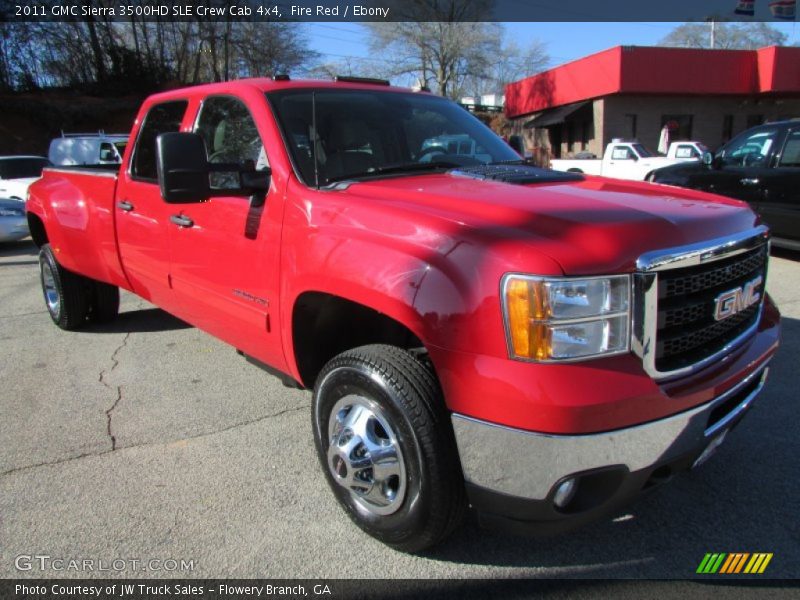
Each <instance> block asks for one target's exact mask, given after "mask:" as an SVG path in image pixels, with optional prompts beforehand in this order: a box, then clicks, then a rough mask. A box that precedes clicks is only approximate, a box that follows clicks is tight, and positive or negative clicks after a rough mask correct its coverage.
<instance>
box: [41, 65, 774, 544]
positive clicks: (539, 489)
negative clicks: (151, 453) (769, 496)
mask: <svg viewBox="0 0 800 600" xmlns="http://www.w3.org/2000/svg"><path fill="white" fill-rule="evenodd" d="M442 136H459V139H461V138H469V139H471V140H473V141H474V145H475V147H476V148H479V151H477V150H476V152H474V153H472V154H470V155H460V154H448V153H447V151H446V149H444V150H443V149H442V147H441V146H439V145H436V144H434V143H432V142H431V140H436V139H442ZM130 140H131V143H130V144H129V145H128V147H127V148H126V150H125V156H124V159H123V163H122V165H121V166H120V167H113V166H111V165H107V166H101V167H93V168H82V167H70V168H51V169H45V171H44V176H43V177H42V179H41V180H39V181H38V182H37V183H35V184H34V185H33V186H32V187H31V190H30V195H29V198H28V200H27V211H28V219H29V223H30V229H31V232H32V235H33V239H34V241H35V242H36V243H37V244H38V245H39V246H40V247H41V254H40V263H41V283H42V287H43V290H44V298H45V301H46V304H47V308H48V310H49V313H50V316H51V317H52V319H53V321H54V322H55V323H56V324H57V325H58V326H60V327H62V328H64V329H75V328H79V327H81V326H83V325H85V324H86V323H88V322H91V321H101V322H102V321H106V320H109V319H112V318H114V317H115V316H116V314H117V312H118V309H119V288H123V289H125V290H129V291H131V292H134V293H135V294H138V295H139V296H141V297H143V298H145V299H147V300H149V301H150V302H152V303H154V304H156V305H158V306H160V307H162V308H163V309H165V310H166V311H168V312H170V313H172V314H174V315H176V316H177V317H179V318H181V319H184V320H186V321H188V322H189V323H191V324H193V325H196V326H197V327H199V328H201V329H203V330H205V331H207V332H209V333H211V334H212V335H214V336H217V337H219V338H221V339H222V340H224V341H226V342H227V343H229V344H231V345H232V346H233V347H234V348H236V349H237V350H238V351H239V352H240V353H241V354H243V355H244V356H246V357H248V358H249V359H250V360H251V361H253V362H256V363H257V364H260V365H261V366H264V367H266V368H268V369H269V370H271V371H272V372H273V373H276V374H278V375H279V376H280V377H282V379H283V380H284V382H285V383H287V384H290V385H296V386H298V387H301V388H308V389H313V403H312V410H311V413H312V415H311V416H312V421H313V431H314V437H315V443H316V449H317V453H318V455H319V460H320V463H321V465H322V469H323V471H324V473H325V476H326V478H327V481H328V483H329V484H330V487H331V489H332V490H333V493H334V495H335V496H336V498H337V500H338V501H339V502H340V503H341V505H342V506H343V507H344V509H345V510H346V511H347V513H348V514H349V516H350V517H351V518H352V520H353V521H354V522H355V523H356V524H357V525H358V526H359V527H361V528H362V529H364V530H365V531H367V532H368V533H369V534H371V535H373V536H375V537H376V538H378V539H380V540H381V541H383V542H385V543H386V544H389V545H390V546H392V547H394V548H397V549H401V550H404V551H409V552H411V551H418V550H421V549H423V548H426V547H429V546H431V545H433V544H436V543H437V542H439V541H441V540H442V539H444V538H445V537H446V536H447V535H448V534H449V533H450V532H451V531H452V530H453V529H454V528H455V527H456V526H457V524H458V523H459V520H460V518H461V517H462V515H463V513H464V509H465V508H466V507H467V506H471V507H472V508H473V509H474V510H475V511H477V513H478V514H479V515H480V517H481V519H482V521H483V522H484V523H486V524H489V525H494V526H508V527H510V528H512V529H513V530H515V531H519V530H522V529H530V530H532V531H534V532H545V533H546V532H557V531H562V530H565V529H568V528H571V527H574V526H577V525H580V524H582V523H585V522H587V521H589V520H592V519H596V518H598V517H601V516H604V515H608V514H610V513H612V512H613V511H615V510H619V508H620V507H621V506H623V505H624V504H625V503H627V502H629V501H631V500H632V499H633V498H635V497H636V496H637V495H638V494H639V493H640V492H641V491H642V490H644V489H647V488H651V487H653V486H655V485H656V484H659V483H661V482H664V481H666V480H668V479H669V478H670V477H671V476H672V474H674V473H676V472H678V471H681V470H684V469H687V468H690V467H692V466H695V465H697V464H699V463H701V462H703V461H704V460H705V459H706V458H707V457H708V456H709V455H710V453H711V452H712V451H713V450H714V449H715V448H716V447H717V446H718V445H719V443H720V442H721V441H722V439H723V437H724V436H725V435H726V434H727V432H728V431H729V430H730V429H731V428H732V427H733V426H734V425H735V424H736V423H737V422H738V421H739V418H740V417H741V416H742V415H743V414H744V413H745V412H746V410H747V409H748V408H749V407H750V405H751V403H752V402H753V400H754V398H755V397H756V395H757V394H758V392H759V391H760V390H761V388H762V386H763V384H764V380H765V378H766V375H767V364H768V362H769V360H770V358H771V357H772V356H773V354H774V353H775V351H776V349H777V346H778V340H779V313H778V310H777V309H776V307H775V305H774V304H773V303H772V301H771V300H770V298H769V296H768V295H767V294H766V293H765V278H766V274H767V273H766V271H767V261H768V257H769V244H768V231H767V228H766V227H764V226H763V225H762V224H761V223H760V222H759V219H758V217H757V216H756V215H755V214H754V213H753V212H752V211H751V210H750V209H749V208H748V207H747V206H746V205H745V204H743V203H741V202H738V201H734V200H729V199H725V198H721V197H717V196H713V195H710V194H706V193H701V192H696V191H691V190H682V189H677V188H675V189H672V188H665V187H664V186H654V185H651V184H647V183H634V182H622V181H614V180H608V179H603V178H599V177H589V176H583V175H579V174H572V173H559V172H555V171H547V170H542V169H537V168H534V167H530V166H527V165H525V164H523V163H522V161H521V160H520V159H519V156H518V155H517V154H515V153H514V152H513V151H512V150H511V148H510V147H509V146H508V145H506V144H505V143H504V142H503V141H502V140H501V139H500V138H498V137H497V136H495V135H494V134H493V133H492V132H491V131H490V130H489V129H488V128H486V127H485V126H484V125H482V124H481V123H480V122H479V121H478V120H477V119H475V118H474V117H473V116H471V115H470V114H469V113H468V112H466V111H464V110H463V109H462V108H460V107H458V106H457V105H456V104H454V103H452V102H450V101H448V100H445V99H443V98H439V97H436V96H434V95H432V94H430V93H428V92H426V91H417V92H414V91H410V90H403V89H397V88H392V87H389V86H388V84H383V83H382V82H380V81H373V80H356V79H354V78H337V80H336V81H332V82H319V81H290V80H288V78H286V77H276V78H274V79H272V80H270V79H256V80H245V81H239V82H228V83H221V84H213V85H207V86H199V87H192V88H188V89H180V90H174V91H169V92H166V93H162V94H158V95H155V96H152V97H150V98H148V99H147V100H146V101H145V102H144V105H143V106H142V108H141V110H140V112H139V115H138V118H137V119H136V122H135V124H134V127H133V131H132V132H131V137H130ZM722 493H723V492H721V491H720V494H722Z"/></svg>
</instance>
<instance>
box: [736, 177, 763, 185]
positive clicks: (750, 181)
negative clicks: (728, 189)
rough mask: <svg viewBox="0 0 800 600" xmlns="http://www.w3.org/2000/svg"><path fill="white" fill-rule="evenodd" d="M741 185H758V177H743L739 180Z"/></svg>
mask: <svg viewBox="0 0 800 600" xmlns="http://www.w3.org/2000/svg"><path fill="white" fill-rule="evenodd" d="M739 183H741V184H742V185H758V184H759V183H760V181H759V179H758V177H744V178H742V179H740V180H739Z"/></svg>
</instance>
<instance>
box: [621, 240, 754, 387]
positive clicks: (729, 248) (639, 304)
mask: <svg viewBox="0 0 800 600" xmlns="http://www.w3.org/2000/svg"><path fill="white" fill-rule="evenodd" d="M767 239H768V233H767V230H766V228H765V227H759V228H757V229H754V230H752V231H749V232H745V233H743V234H740V235H738V236H734V237H732V238H731V239H719V240H712V241H710V242H708V243H707V244H695V245H692V246H686V247H682V248H673V249H670V250H667V251H663V252H654V253H649V254H647V255H644V256H642V257H641V258H640V259H639V261H638V262H637V267H638V269H639V272H638V273H637V274H636V275H635V277H634V284H635V285H634V290H635V294H636V298H635V310H634V323H633V339H632V347H633V349H634V351H635V352H636V353H637V354H639V355H640V356H641V357H642V360H643V363H644V366H645V369H646V370H647V371H648V373H650V374H651V375H652V376H654V377H656V378H659V379H663V378H666V377H673V376H678V375H681V374H684V373H687V372H691V371H692V370H695V369H698V368H700V367H702V366H704V365H707V364H709V363H710V362H711V361H713V360H715V359H717V358H720V357H721V356H723V355H724V354H725V353H728V352H730V351H731V350H732V349H733V348H734V347H735V346H736V345H738V344H739V343H740V342H742V341H743V340H744V339H746V338H747V337H748V336H749V335H750V334H751V333H752V332H753V330H754V328H755V326H756V325H757V323H758V319H759V317H760V314H761V306H762V303H763V297H764V283H763V282H765V281H766V270H767V262H768V256H769V246H768V244H767ZM759 276H761V277H762V284H761V285H760V286H759V287H758V289H757V292H758V293H759V294H760V299H759V302H758V303H756V304H754V305H752V306H750V307H747V308H746V309H744V310H741V311H740V312H738V313H736V314H734V315H732V316H730V317H728V318H724V319H720V320H716V319H715V309H716V304H717V298H718V297H720V295H721V294H724V293H725V292H729V291H731V290H735V289H737V288H739V287H742V286H744V284H746V283H747V282H750V281H752V280H754V279H755V278H757V277H759Z"/></svg>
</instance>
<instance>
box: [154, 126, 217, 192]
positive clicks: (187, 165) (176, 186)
mask: <svg viewBox="0 0 800 600" xmlns="http://www.w3.org/2000/svg"><path fill="white" fill-rule="evenodd" d="M156 165H157V170H158V184H159V186H160V187H161V197H162V198H164V201H165V202H168V203H170V204H191V203H195V202H203V201H205V200H208V199H209V197H210V196H211V189H210V187H209V185H208V160H207V159H206V145H205V142H203V138H202V137H200V136H199V135H197V134H196V133H162V134H161V135H159V136H158V138H156Z"/></svg>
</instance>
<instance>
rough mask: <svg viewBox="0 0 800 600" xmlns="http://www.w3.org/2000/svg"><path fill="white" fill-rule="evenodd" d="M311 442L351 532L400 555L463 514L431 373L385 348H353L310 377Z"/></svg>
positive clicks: (429, 541) (460, 486)
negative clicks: (353, 529)
mask: <svg viewBox="0 0 800 600" xmlns="http://www.w3.org/2000/svg"><path fill="white" fill-rule="evenodd" d="M312 418H313V427H314V441H315V444H316V448H317V455H318V457H319V460H320V463H321V465H322V468H323V470H324V471H325V477H326V479H327V480H328V484H329V485H330V487H331V489H332V490H333V493H334V495H335V496H336V498H337V500H338V501H339V503H340V504H341V505H342V507H343V508H344V509H345V511H346V512H347V514H348V516H349V517H350V518H351V519H352V520H353V521H354V522H355V523H356V525H358V526H359V527H360V528H361V529H363V530H364V531H365V532H367V533H368V534H369V535H371V536H373V537H375V538H377V539H378V540H380V541H381V542H383V543H385V544H387V545H389V546H391V547H393V548H395V549H397V550H401V551H405V552H418V551H420V550H423V549H425V548H428V547H430V546H433V545H435V544H437V543H439V542H441V541H442V540H444V539H445V538H446V537H447V536H448V535H450V533H452V531H453V530H454V529H455V528H456V526H457V525H458V524H459V522H460V521H461V519H462V517H463V514H464V509H465V507H466V502H465V496H464V481H463V476H462V475H461V467H460V463H459V460H458V455H457V452H456V446H455V439H454V436H453V431H452V428H451V425H450V420H449V416H448V414H447V412H446V411H445V409H444V403H443V401H442V398H441V391H440V389H439V385H438V383H437V381H436V378H435V377H434V375H433V372H432V370H431V369H430V368H429V367H428V366H426V365H425V364H423V363H422V362H421V361H419V360H417V358H415V357H414V356H412V355H411V354H409V353H408V352H406V351H404V350H402V349H400V348H396V347H394V346H384V345H372V346H362V347H361V348H356V349H354V350H349V351H347V352H344V353H342V354H340V355H338V356H336V357H335V358H333V359H332V360H331V361H330V362H329V363H328V364H327V365H325V367H324V368H323V370H322V372H321V373H320V375H319V377H318V378H317V384H316V386H315V390H314V399H313V404H312Z"/></svg>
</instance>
